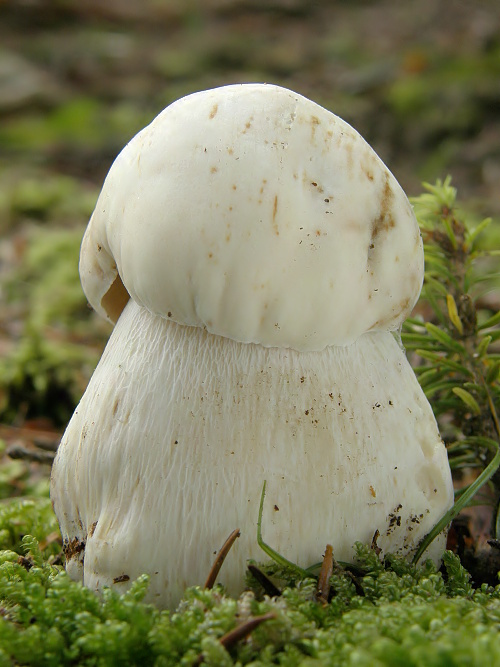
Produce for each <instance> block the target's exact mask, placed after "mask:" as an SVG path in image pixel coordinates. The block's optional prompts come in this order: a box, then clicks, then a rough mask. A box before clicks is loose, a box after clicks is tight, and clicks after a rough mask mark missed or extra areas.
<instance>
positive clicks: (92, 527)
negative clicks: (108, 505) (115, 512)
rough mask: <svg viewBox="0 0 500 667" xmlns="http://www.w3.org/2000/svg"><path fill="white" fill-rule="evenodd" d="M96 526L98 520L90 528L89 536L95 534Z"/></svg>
mask: <svg viewBox="0 0 500 667" xmlns="http://www.w3.org/2000/svg"><path fill="white" fill-rule="evenodd" d="M96 528H97V521H94V523H93V524H92V525H91V526H90V528H89V537H92V536H93V535H94V533H95V529H96Z"/></svg>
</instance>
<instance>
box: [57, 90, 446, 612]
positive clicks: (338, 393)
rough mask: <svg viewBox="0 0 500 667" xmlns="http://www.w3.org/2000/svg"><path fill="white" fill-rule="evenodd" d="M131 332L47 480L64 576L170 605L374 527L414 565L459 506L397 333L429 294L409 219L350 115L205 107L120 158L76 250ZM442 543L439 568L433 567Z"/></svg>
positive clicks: (285, 105) (94, 387)
mask: <svg viewBox="0 0 500 667" xmlns="http://www.w3.org/2000/svg"><path fill="white" fill-rule="evenodd" d="M80 274H81V279H82V284H83V288H84V291H85V293H86V295H87V297H88V299H89V301H90V303H91V305H92V306H93V307H94V308H95V310H96V311H97V312H98V313H100V314H101V315H103V316H104V317H107V318H108V319H109V320H111V321H113V322H116V324H115V327H114V329H113V332H112V334H111V337H110V339H109V342H108V344H107V347H106V349H105V351H104V354H103V356H102V358H101V360H100V362H99V364H98V366H97V368H96V370H95V373H94V375H93V377H92V379H91V381H90V383H89V385H88V388H87V390H86V392H85V394H84V396H83V398H82V400H81V402H80V404H79V405H78V407H77V409H76V411H75V413H74V415H73V417H72V419H71V421H70V423H69V425H68V427H67V430H66V432H65V435H64V437H63V439H62V442H61V445H60V447H59V451H58V453H57V457H56V460H55V463H54V467H53V473H52V489H51V493H52V499H53V503H54V508H55V511H56V514H57V516H58V518H59V522H60V526H61V531H62V535H63V538H64V549H65V552H66V558H67V566H66V567H67V571H68V572H69V574H70V576H71V577H72V578H74V579H77V580H81V581H83V583H84V584H85V585H86V586H88V587H89V588H91V589H94V590H100V589H102V588H103V587H104V586H111V587H114V588H116V589H118V590H121V589H124V588H126V587H127V586H128V585H129V583H128V582H131V581H132V580H133V579H134V578H135V577H137V576H138V575H140V574H141V573H148V574H149V576H150V586H149V592H148V600H150V601H153V602H155V603H156V604H157V605H158V606H160V607H173V606H175V604H176V603H177V602H178V600H179V599H180V597H181V595H182V593H183V591H184V589H185V588H186V587H187V586H190V585H196V584H200V585H201V584H202V583H203V581H204V579H205V578H206V576H207V574H208V571H209V569H210V564H211V562H212V560H213V558H214V554H215V553H216V552H217V550H218V549H219V547H220V546H221V545H222V543H223V542H224V540H225V538H226V537H227V535H228V534H229V533H230V532H231V531H232V530H233V529H234V528H240V530H241V537H240V539H239V540H238V542H237V543H236V544H235V546H234V548H233V550H232V551H231V554H230V555H229V557H228V559H227V561H226V563H225V565H224V568H223V570H222V573H221V581H222V583H223V584H225V586H226V587H227V590H228V591H229V592H230V593H233V594H234V593H237V592H238V591H241V589H242V588H243V586H244V575H245V569H246V561H247V559H249V558H254V559H262V556H263V553H262V552H261V551H260V548H259V546H258V544H257V539H256V530H257V529H256V523H257V518H258V509H259V499H260V494H261V490H262V487H263V483H264V481H265V480H266V481H267V495H266V499H265V504H264V510H263V519H262V522H263V533H264V536H265V539H266V541H267V542H268V543H270V544H271V545H272V546H273V547H274V548H275V549H276V550H277V551H278V552H280V553H281V554H282V555H283V556H285V557H286V558H288V559H289V560H291V561H293V562H296V563H297V564H299V565H300V566H303V567H308V566H310V565H312V564H313V563H316V562H318V561H319V560H320V559H321V554H322V553H323V550H324V547H325V545H326V544H327V543H331V544H333V545H334V548H335V555H336V557H337V558H338V559H340V560H344V561H352V559H353V558H354V549H353V544H354V542H356V541H362V542H365V543H369V542H370V541H371V539H372V536H373V534H374V532H375V530H378V531H379V533H380V537H379V540H378V546H380V547H381V548H382V550H383V551H384V552H393V553H397V554H404V555H408V556H410V555H411V554H412V553H414V551H415V549H416V548H417V546H418V543H419V541H421V539H422V538H423V536H424V535H425V534H426V533H427V532H428V531H429V530H430V529H431V528H432V526H433V525H434V524H435V523H436V522H437V521H438V520H439V519H440V518H441V517H442V516H443V515H444V513H445V512H446V511H447V510H448V508H449V507H450V506H451V504H452V502H453V489H452V482H451V474H450V469H449V465H448V460H447V456H446V451H445V447H444V445H443V442H442V440H441V438H440V436H439V433H438V428H437V424H436V421H435V418H434V416H433V413H432V409H431V407H430V405H429V403H428V402H427V400H426V398H425V396H424V394H423V392H422V390H421V388H420V386H419V384H418V382H417V380H416V377H415V375H414V373H413V371H412V369H411V367H410V365H409V363H408V361H407V359H406V356H405V352H404V350H403V348H402V346H401V342H400V338H399V336H398V330H399V329H400V327H401V324H402V322H403V320H404V319H405V318H406V317H407V316H408V314H409V313H410V312H411V310H412V308H413V306H414V304H415V302H416V300H417V298H418V296H419V292H420V289H421V285H422V279H423V250H422V241H421V237H420V234H419V228H418V225H417V222H416V220H415V217H414V214H413V212H412V208H411V206H410V204H409V202H408V200H407V198H406V196H405V194H404V193H403V191H402V189H401V187H400V186H399V184H398V183H397V181H396V179H395V178H394V176H393V175H392V174H391V173H390V172H389V170H388V169H387V168H386V167H385V165H384V164H383V162H382V161H381V160H380V159H379V157H378V156H377V155H376V154H375V152H374V151H373V150H372V149H371V148H370V146H369V145H368V144H367V143H366V142H365V141H364V140H363V139H362V138H361V137H360V135H359V134H358V133H357V132H356V131H355V130H354V129H353V128H352V127H350V126H349V125H348V124H347V123H345V122H344V121H343V120H341V119H340V118H338V117H337V116H335V115H333V114H332V113H330V112H329V111H327V110H326V109H324V108H322V107H320V106H318V105H317V104H315V103H313V102H311V101H310V100H308V99H306V98H304V97H302V96H301V95H298V94H297V93H294V92H292V91H289V90H286V89H284V88H280V87H277V86H272V85H265V84H242V85H231V86H226V87H222V88H217V89H214V90H208V91H204V92H200V93H195V94H193V95H190V96H188V97H185V98H183V99H181V100H178V101H177V102H175V103H174V104H172V105H170V106H169V107H167V108H166V109H165V110H164V111H163V112H162V113H161V114H160V115H159V116H158V117H157V118H156V119H155V120H154V121H153V122H152V123H151V124H150V125H149V126H148V127H146V128H145V129H144V130H142V131H141V132H140V133H139V134H138V135H137V136H136V137H135V138H134V139H132V141H131V142H130V143H129V144H128V145H127V146H126V147H125V148H124V149H123V151H122V152H121V153H120V155H119V156H118V157H117V159H116V161H115V162H114V164H113V166H112V167H111V170H110V172H109V174H108V176H107V178H106V181H105V183H104V186H103V189H102V192H101V194H100V196H99V199H98V201H97V205H96V208H95V211H94V213H93V215H92V218H91V220H90V223H89V225H88V228H87V231H86V233H85V237H84V239H83V243H82V249H81V259H80ZM443 545H444V535H441V536H440V537H439V538H438V539H436V540H435V541H434V543H433V544H432V545H431V547H430V548H429V550H428V552H427V555H428V556H429V557H430V558H433V559H434V560H435V561H437V560H439V558H440V555H441V553H442V550H443V548H444V547H443Z"/></svg>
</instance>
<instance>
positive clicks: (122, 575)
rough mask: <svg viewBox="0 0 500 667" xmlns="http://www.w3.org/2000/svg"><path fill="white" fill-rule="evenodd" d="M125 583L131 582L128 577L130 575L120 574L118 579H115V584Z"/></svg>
mask: <svg viewBox="0 0 500 667" xmlns="http://www.w3.org/2000/svg"><path fill="white" fill-rule="evenodd" d="M125 581H130V577H129V576H128V574H120V575H118V577H115V578H114V579H113V583H114V584H122V583H123V582H125Z"/></svg>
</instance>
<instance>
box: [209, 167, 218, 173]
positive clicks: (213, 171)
mask: <svg viewBox="0 0 500 667" xmlns="http://www.w3.org/2000/svg"><path fill="white" fill-rule="evenodd" d="M217 171H218V169H217V167H215V166H214V167H210V173H211V174H215V173H216V172H217Z"/></svg>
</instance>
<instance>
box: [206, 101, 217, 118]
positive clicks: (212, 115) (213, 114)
mask: <svg viewBox="0 0 500 667" xmlns="http://www.w3.org/2000/svg"><path fill="white" fill-rule="evenodd" d="M218 110H219V105H218V104H214V105H213V107H212V109H211V110H210V114H209V116H208V118H209V120H213V119H214V118H215V116H216V115H217V111H218Z"/></svg>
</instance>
